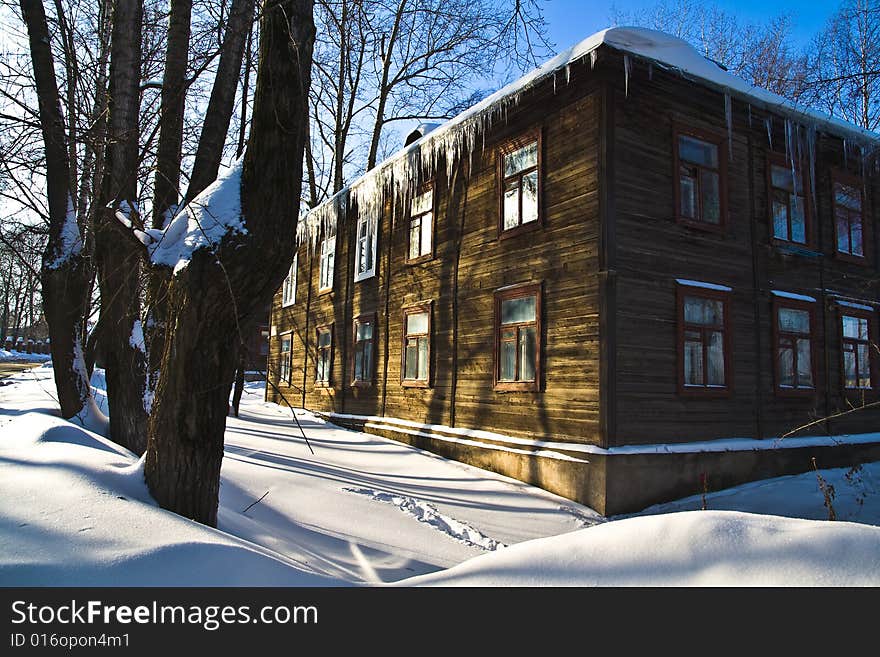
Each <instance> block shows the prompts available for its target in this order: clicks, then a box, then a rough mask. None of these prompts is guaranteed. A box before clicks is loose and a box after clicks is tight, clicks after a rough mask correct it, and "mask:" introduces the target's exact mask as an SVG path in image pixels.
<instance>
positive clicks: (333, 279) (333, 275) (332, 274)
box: [318, 232, 339, 294]
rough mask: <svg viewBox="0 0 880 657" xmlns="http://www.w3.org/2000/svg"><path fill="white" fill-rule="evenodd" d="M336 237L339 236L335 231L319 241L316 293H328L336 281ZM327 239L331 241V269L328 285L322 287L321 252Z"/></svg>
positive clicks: (322, 259)
mask: <svg viewBox="0 0 880 657" xmlns="http://www.w3.org/2000/svg"><path fill="white" fill-rule="evenodd" d="M338 237H339V234H338V232H337V233H335V234H333V235H331V236H328V237H325V238H324V239H322V240H321V241H320V243H319V249H318V294H329V293H331V292H333V288H334V287H335V283H336V251H337V248H336V247H337V246H338V244H337V239H338ZM329 240H332V241H333V269H332V270H331V272H330V287H322V286H321V278H322V276H321V266H322V263H323V262H324V253H323V250H324V243H325V242H327V241H329Z"/></svg>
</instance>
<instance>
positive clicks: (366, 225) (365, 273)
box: [354, 217, 376, 282]
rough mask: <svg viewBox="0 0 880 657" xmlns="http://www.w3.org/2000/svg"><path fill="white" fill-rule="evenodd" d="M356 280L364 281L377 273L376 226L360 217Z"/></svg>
mask: <svg viewBox="0 0 880 657" xmlns="http://www.w3.org/2000/svg"><path fill="white" fill-rule="evenodd" d="M355 259H356V262H355V270H354V280H355V282H357V281H362V280H364V279H365V278H369V277H370V276H374V275H375V273H376V224H375V223H374V222H373V221H370V218H369V217H359V218H358V222H357V245H356V246H355Z"/></svg>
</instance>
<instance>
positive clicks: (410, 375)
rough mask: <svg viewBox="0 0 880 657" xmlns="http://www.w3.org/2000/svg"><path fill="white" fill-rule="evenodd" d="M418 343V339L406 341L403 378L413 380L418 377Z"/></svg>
mask: <svg viewBox="0 0 880 657" xmlns="http://www.w3.org/2000/svg"><path fill="white" fill-rule="evenodd" d="M418 360H419V341H418V339H414V340H407V341H406V369H405V372H404V378H407V379H415V378H417V376H418V373H419V369H418Z"/></svg>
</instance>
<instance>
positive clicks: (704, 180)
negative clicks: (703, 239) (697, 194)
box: [700, 171, 721, 224]
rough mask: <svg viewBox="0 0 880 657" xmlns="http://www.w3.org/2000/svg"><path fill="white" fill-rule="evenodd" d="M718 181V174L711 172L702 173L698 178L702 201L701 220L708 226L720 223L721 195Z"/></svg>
mask: <svg viewBox="0 0 880 657" xmlns="http://www.w3.org/2000/svg"><path fill="white" fill-rule="evenodd" d="M718 180H719V179H718V174H717V173H714V172H712V171H703V172H702V176H701V178H700V191H701V192H702V201H703V216H702V217H701V219H702V220H703V221H705V222H707V223H710V224H717V223H720V222H721V193H720V192H719V187H718Z"/></svg>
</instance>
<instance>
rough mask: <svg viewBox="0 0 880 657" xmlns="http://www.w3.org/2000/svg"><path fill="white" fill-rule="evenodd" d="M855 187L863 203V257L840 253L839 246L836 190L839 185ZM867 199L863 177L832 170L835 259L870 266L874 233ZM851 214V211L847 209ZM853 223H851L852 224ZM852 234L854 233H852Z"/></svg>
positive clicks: (832, 219)
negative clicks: (869, 217) (869, 218)
mask: <svg viewBox="0 0 880 657" xmlns="http://www.w3.org/2000/svg"><path fill="white" fill-rule="evenodd" d="M838 183H840V184H841V185H846V186H847V187H854V188H856V189H857V190H859V199H860V200H861V203H862V211H861V219H862V255H860V256H859V255H853V254H852V253H848V252H845V251H840V250H839V248H838V244H837V193H836V190H835V188H836V187H837V184H838ZM867 201H868V200H867V198H865V187H864V181H863V180H862V178H861V176H856V175H854V174H851V173H849V172H846V171H841V170H839V169H832V170H831V231H832V234H833V235H834V257H835V258H837V259H839V260H842V261H844V262H851V263H854V264H858V265H868V264H870V254H871V240H872V239H873V232H872V230H873V229H872V227H871V225H870V222H869V221H868V216H869V213H868V203H867ZM845 210H846V211H847V212H848V213H849V212H851V210H849V208H845ZM850 223H851V222H850ZM850 234H852V233H850Z"/></svg>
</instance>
